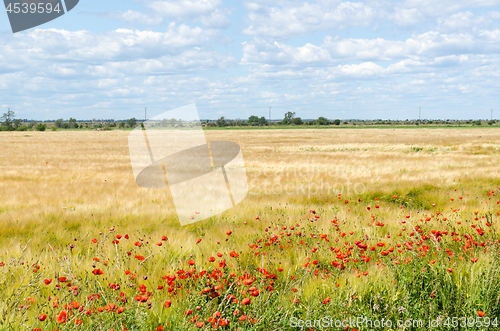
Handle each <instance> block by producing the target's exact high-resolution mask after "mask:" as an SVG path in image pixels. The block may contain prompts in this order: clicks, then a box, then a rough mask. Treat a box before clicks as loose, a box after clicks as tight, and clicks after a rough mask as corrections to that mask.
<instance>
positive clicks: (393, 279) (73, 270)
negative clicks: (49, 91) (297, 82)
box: [0, 128, 500, 331]
mask: <svg viewBox="0 0 500 331" xmlns="http://www.w3.org/2000/svg"><path fill="white" fill-rule="evenodd" d="M206 135H207V138H208V140H212V141H213V140H228V141H234V142H237V143H238V144H239V145H240V146H241V148H242V152H243V157H244V159H245V163H246V169H247V176H248V183H249V194H248V196H247V198H246V199H245V200H244V201H242V202H241V203H240V204H238V205H237V206H236V207H234V208H233V209H231V210H228V211H226V212H224V213H223V214H221V215H218V216H216V217H213V218H211V219H208V220H203V221H200V222H196V223H193V224H190V225H188V226H185V227H181V226H180V225H179V224H178V221H177V220H176V217H175V210H174V206H173V204H172V201H171V197H170V196H169V191H168V189H167V190H160V189H145V188H141V187H138V186H137V185H136V184H135V181H134V178H133V175H132V172H131V168H130V160H129V158H128V149H127V136H128V132H126V131H119V130H117V131H110V132H93V131H89V132H28V133H27V134H25V133H22V134H20V133H16V132H9V133H2V135H1V139H2V145H1V147H0V148H1V153H0V222H1V224H2V227H1V228H0V243H1V251H0V325H1V329H2V330H115V331H116V330H349V331H355V330H358V331H359V330H456V329H460V330H486V329H487V330H495V329H500V320H497V317H498V318H500V282H499V279H500V234H499V230H500V225H499V222H500V172H499V164H500V162H499V161H500V130H498V129H495V128H484V129H475V128H474V129H401V130H393V129H362V130H355V129H352V130H347V129H346V130H263V131H259V130H248V131H245V130H237V131H230V130H228V131H207V132H206ZM194 217H195V215H194ZM353 321H357V324H356V323H353ZM380 321H384V322H383V323H382V324H380ZM388 321H390V325H389V323H388ZM430 322H432V323H435V324H432V325H430V324H429V323H430ZM377 323H378V324H377ZM419 323H421V324H419Z"/></svg>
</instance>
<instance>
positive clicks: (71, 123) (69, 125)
mask: <svg viewBox="0 0 500 331" xmlns="http://www.w3.org/2000/svg"><path fill="white" fill-rule="evenodd" d="M75 123H76V119H74V118H73V117H70V119H69V120H68V127H70V128H74V127H75Z"/></svg>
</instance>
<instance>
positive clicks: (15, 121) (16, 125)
mask: <svg viewBox="0 0 500 331" xmlns="http://www.w3.org/2000/svg"><path fill="white" fill-rule="evenodd" d="M22 122H23V120H22V119H20V118H17V119H15V120H14V128H16V129H17V128H19V126H20V125H21V123H22Z"/></svg>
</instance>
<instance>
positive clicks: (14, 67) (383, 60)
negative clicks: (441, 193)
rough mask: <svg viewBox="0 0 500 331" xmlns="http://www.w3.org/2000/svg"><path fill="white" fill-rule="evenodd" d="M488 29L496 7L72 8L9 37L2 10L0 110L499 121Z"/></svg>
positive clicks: (136, 0)
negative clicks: (185, 110) (184, 109)
mask: <svg viewBox="0 0 500 331" xmlns="http://www.w3.org/2000/svg"><path fill="white" fill-rule="evenodd" d="M499 22H500V0H474V1H473V0H470V1H466V0H439V1H431V0H406V1H385V0H367V1H336V0H311V1H302V0H252V1H227V0H168V1H167V0H106V1H101V0H80V4H79V5H78V6H77V7H76V8H75V9H73V10H72V11H71V12H69V13H67V14H66V15H64V16H62V17H60V18H58V19H56V20H54V21H52V22H49V23H47V24H44V25H42V26H39V27H37V28H33V29H30V30H27V31H24V32H20V33H16V34H13V33H12V31H11V29H10V25H9V21H8V17H7V14H6V12H5V11H2V12H0V106H2V107H11V108H12V109H13V110H14V111H15V112H16V115H17V116H18V117H21V118H35V119H52V118H59V117H62V118H65V119H68V118H69V117H76V118H77V119H90V118H114V119H123V118H130V117H138V118H142V117H143V116H144V115H143V114H144V107H148V114H151V116H153V115H155V114H158V113H162V112H164V111H166V110H169V109H172V108H176V107H181V106H184V105H187V104H190V103H193V102H194V103H196V105H197V107H198V110H199V112H200V116H201V117H202V118H211V119H215V118H218V117H220V116H225V117H227V118H248V117H249V116H250V115H258V116H266V117H267V116H268V110H269V106H271V107H272V118H283V114H284V113H285V112H287V111H295V112H296V114H297V116H300V117H302V118H317V117H318V116H325V117H328V118H331V119H333V118H341V119H352V118H356V119H376V118H382V119H407V118H408V119H414V118H418V108H419V107H422V118H434V119H435V118H442V119H447V118H461V119H469V118H489V117H490V109H494V113H493V114H494V117H496V118H500V57H499V53H500V23H499ZM495 111H496V116H495ZM2 112H3V111H2ZM148 117H150V116H148Z"/></svg>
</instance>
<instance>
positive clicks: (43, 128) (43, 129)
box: [35, 123, 47, 131]
mask: <svg viewBox="0 0 500 331" xmlns="http://www.w3.org/2000/svg"><path fill="white" fill-rule="evenodd" d="M46 128H47V125H46V124H43V123H38V124H37V125H36V127H35V130H37V131H45V129H46Z"/></svg>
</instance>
